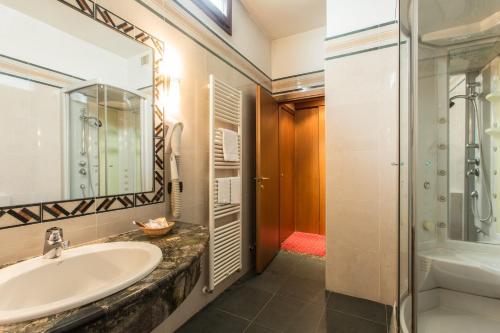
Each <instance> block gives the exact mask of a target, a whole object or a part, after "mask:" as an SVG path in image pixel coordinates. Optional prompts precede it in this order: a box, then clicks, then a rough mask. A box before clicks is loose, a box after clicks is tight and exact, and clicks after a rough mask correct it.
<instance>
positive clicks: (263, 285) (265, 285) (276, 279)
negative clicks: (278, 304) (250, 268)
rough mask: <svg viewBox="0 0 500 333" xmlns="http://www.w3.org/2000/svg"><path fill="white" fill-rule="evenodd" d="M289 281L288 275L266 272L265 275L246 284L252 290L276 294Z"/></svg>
mask: <svg viewBox="0 0 500 333" xmlns="http://www.w3.org/2000/svg"><path fill="white" fill-rule="evenodd" d="M287 279H288V275H283V274H277V273H274V272H270V271H265V272H264V273H262V274H259V275H256V276H254V277H252V278H251V279H247V280H246V281H245V284H246V285H247V286H249V287H252V288H256V289H260V290H264V291H267V292H270V293H275V292H277V291H278V290H279V289H280V288H281V286H283V284H284V283H285V281H286V280H287Z"/></svg>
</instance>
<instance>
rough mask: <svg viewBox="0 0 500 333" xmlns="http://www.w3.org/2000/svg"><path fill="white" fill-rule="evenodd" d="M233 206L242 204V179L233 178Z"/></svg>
mask: <svg viewBox="0 0 500 333" xmlns="http://www.w3.org/2000/svg"><path fill="white" fill-rule="evenodd" d="M230 181H231V204H241V178H240V177H231V178H230Z"/></svg>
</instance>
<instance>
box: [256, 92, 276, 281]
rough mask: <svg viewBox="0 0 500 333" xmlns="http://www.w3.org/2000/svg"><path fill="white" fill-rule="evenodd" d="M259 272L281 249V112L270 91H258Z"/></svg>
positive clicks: (257, 260)
mask: <svg viewBox="0 0 500 333" xmlns="http://www.w3.org/2000/svg"><path fill="white" fill-rule="evenodd" d="M256 97H257V98H256V179H255V180H256V196H257V198H256V209H257V212H256V271H257V272H258V273H260V272H262V271H264V269H265V268H266V267H267V265H268V264H269V263H270V262H271V260H272V259H273V258H274V256H275V255H276V253H278V251H279V249H280V239H279V213H280V212H279V209H280V206H279V205H280V202H279V113H278V104H277V103H276V102H275V101H274V99H273V97H272V95H271V94H269V93H268V92H266V91H265V90H263V89H262V88H261V87H260V86H257V91H256Z"/></svg>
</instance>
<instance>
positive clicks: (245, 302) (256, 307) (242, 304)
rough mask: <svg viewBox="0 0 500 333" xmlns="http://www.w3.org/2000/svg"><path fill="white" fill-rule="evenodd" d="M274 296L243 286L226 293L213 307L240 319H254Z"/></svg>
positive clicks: (232, 288)
mask: <svg viewBox="0 0 500 333" xmlns="http://www.w3.org/2000/svg"><path fill="white" fill-rule="evenodd" d="M272 296H273V294H272V293H270V292H267V291H263V290H259V289H255V288H251V287H248V286H247V285H244V284H243V285H238V286H235V287H231V288H230V289H229V290H228V291H226V292H224V293H223V294H222V295H220V296H219V297H218V298H217V299H216V300H215V301H214V302H213V306H215V307H217V308H218V309H221V310H224V311H226V312H229V313H232V314H235V315H237V316H239V317H243V318H246V319H253V318H254V317H255V316H256V315H257V313H258V312H259V311H260V310H261V309H262V308H263V307H264V305H265V304H266V303H267V301H269V299H271V297H272Z"/></svg>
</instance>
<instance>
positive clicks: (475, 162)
mask: <svg viewBox="0 0 500 333" xmlns="http://www.w3.org/2000/svg"><path fill="white" fill-rule="evenodd" d="M467 164H475V165H479V159H477V158H473V159H468V160H467Z"/></svg>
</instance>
